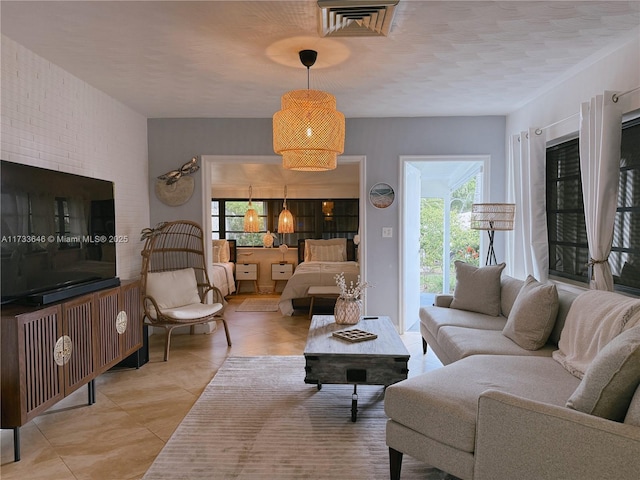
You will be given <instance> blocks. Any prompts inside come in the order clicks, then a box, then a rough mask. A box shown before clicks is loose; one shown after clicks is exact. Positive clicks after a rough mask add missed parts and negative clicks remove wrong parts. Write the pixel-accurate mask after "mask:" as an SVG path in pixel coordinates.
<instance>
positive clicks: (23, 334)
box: [2, 306, 64, 428]
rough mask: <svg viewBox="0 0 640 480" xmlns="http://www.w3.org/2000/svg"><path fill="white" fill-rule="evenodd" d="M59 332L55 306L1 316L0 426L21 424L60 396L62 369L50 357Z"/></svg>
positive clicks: (59, 316) (58, 316)
mask: <svg viewBox="0 0 640 480" xmlns="http://www.w3.org/2000/svg"><path fill="white" fill-rule="evenodd" d="M61 336H62V314H61V311H60V307H59V306H52V307H48V308H45V309H41V310H38V311H32V312H28V313H23V314H20V315H16V316H15V317H10V318H3V319H2V427H3V428H14V427H18V426H20V425H23V424H25V423H26V422H28V421H29V420H31V419H32V418H33V417H35V416H37V415H38V414H40V413H41V412H43V411H45V410H46V409H47V408H49V407H50V406H52V405H53V404H55V403H56V402H57V401H59V400H61V399H62V398H63V397H64V379H63V370H62V368H59V367H58V365H57V364H56V362H55V360H54V350H55V346H56V342H57V341H58V338H60V337H61ZM17 406H22V408H15V407H17Z"/></svg>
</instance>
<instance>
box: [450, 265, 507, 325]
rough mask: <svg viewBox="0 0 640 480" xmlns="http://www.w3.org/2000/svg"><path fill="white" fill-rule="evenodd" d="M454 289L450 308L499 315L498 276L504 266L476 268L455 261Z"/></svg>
mask: <svg viewBox="0 0 640 480" xmlns="http://www.w3.org/2000/svg"><path fill="white" fill-rule="evenodd" d="M455 267H456V288H455V290H454V292H453V301H452V302H451V308H457V309H458V310H469V311H471V312H478V313H485V314H487V315H493V316H494V317H497V316H498V315H500V275H502V270H504V267H505V264H504V263H501V264H500V265H493V266H488V267H482V268H478V267H475V266H473V265H469V264H468V263H465V262H461V261H459V260H458V261H456V262H455Z"/></svg>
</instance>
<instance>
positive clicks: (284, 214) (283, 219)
mask: <svg viewBox="0 0 640 480" xmlns="http://www.w3.org/2000/svg"><path fill="white" fill-rule="evenodd" d="M278 233H293V215H291V212H290V211H289V210H288V209H287V186H286V185H285V186H284V203H283V204H282V211H281V212H280V216H279V217H278Z"/></svg>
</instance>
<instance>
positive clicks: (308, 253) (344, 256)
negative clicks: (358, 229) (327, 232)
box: [304, 238, 347, 262]
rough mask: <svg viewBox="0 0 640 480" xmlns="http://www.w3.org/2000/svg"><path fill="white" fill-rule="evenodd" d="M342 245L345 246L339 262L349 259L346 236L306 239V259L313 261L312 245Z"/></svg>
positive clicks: (306, 260)
mask: <svg viewBox="0 0 640 480" xmlns="http://www.w3.org/2000/svg"><path fill="white" fill-rule="evenodd" d="M336 245H337V246H340V245H342V247H343V253H342V258H341V259H340V260H336V261H338V262H346V261H347V239H346V238H330V239H328V240H309V239H307V240H305V241H304V261H305V262H311V261H312V259H311V256H312V255H311V247H312V246H321V247H327V246H336Z"/></svg>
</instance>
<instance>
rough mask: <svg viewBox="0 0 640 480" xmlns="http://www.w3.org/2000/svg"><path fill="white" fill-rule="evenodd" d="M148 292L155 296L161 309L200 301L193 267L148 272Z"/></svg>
mask: <svg viewBox="0 0 640 480" xmlns="http://www.w3.org/2000/svg"><path fill="white" fill-rule="evenodd" d="M146 294H147V295H149V296H150V297H153V298H154V300H155V301H156V303H157V304H158V307H159V308H160V310H164V309H165V308H175V307H182V306H184V305H190V304H193V303H200V295H198V282H197V280H196V273H195V271H194V270H193V268H184V269H182V270H172V271H169V272H155V273H149V274H147V287H146Z"/></svg>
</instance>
